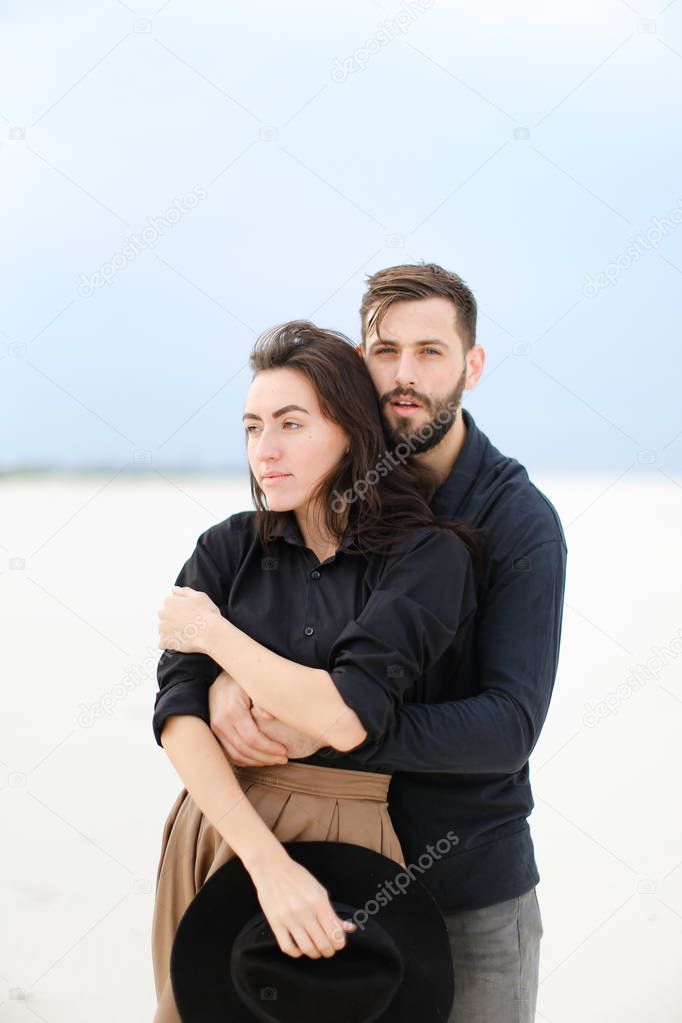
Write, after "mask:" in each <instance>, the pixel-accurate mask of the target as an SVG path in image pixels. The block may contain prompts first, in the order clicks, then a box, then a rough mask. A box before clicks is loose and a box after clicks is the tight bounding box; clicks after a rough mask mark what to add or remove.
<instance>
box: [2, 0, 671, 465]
mask: <svg viewBox="0 0 682 1023" xmlns="http://www.w3.org/2000/svg"><path fill="white" fill-rule="evenodd" d="M635 8H636V10H635ZM3 10H4V14H3V15H2V25H1V29H2V31H1V32H0V96H2V100H1V105H0V141H1V142H2V145H0V188H1V190H2V197H3V198H2V211H1V217H2V221H1V225H0V229H1V231H2V246H1V251H2V272H1V273H0V398H1V400H0V429H1V436H2V449H1V451H0V469H12V468H30V467H36V466H49V467H98V466H107V467H113V468H120V467H122V466H124V465H126V464H127V463H132V465H133V466H134V465H135V464H136V463H135V457H136V456H135V452H143V453H144V452H148V453H149V454H148V455H145V454H143V455H142V456H140V455H138V456H137V458H138V460H139V459H140V458H142V459H143V460H142V462H139V461H138V463H137V464H139V465H141V467H142V468H144V467H145V466H147V467H149V466H151V467H154V466H156V467H158V468H159V469H163V468H164V467H167V468H169V467H179V466H182V467H186V468H188V469H218V470H219V469H231V468H241V467H243V466H244V465H245V456H244V453H243V450H244V449H243V436H242V427H241V424H240V422H239V420H240V416H241V412H242V408H243V401H244V396H245V392H246V388H247V386H248V381H249V375H248V371H247V369H246V362H247V358H248V352H249V349H250V347H251V344H252V341H253V339H254V337H255V335H256V334H257V333H258V332H259V331H260V330H262V329H264V328H266V327H268V326H271V325H272V324H274V323H277V322H281V321H283V320H286V319H290V318H294V317H306V318H312V319H313V320H315V321H316V322H318V323H319V324H320V325H322V326H329V327H334V328H336V329H340V330H343V331H344V332H346V333H347V334H349V335H350V336H352V337H356V336H357V332H358V317H357V307H358V304H359V300H360V296H361V293H362V289H363V285H364V280H365V274H367V273H370V272H372V271H374V270H377V269H379V268H380V267H382V266H387V265H390V264H393V263H397V262H404V261H414V260H422V259H425V260H429V261H430V260H433V261H436V262H439V263H441V264H443V265H444V266H446V267H448V268H449V269H452V270H455V271H456V272H458V273H459V274H461V275H462V276H463V277H464V278H465V280H467V281H468V283H469V284H470V286H471V287H472V288H473V290H474V292H475V294H476V296H477V299H478V301H479V304H480V310H481V315H480V320H479V342H480V343H481V344H482V345H483V346H484V347H485V349H486V351H487V355H488V362H487V369H486V374H485V376H484V378H483V381H482V382H481V384H480V385H479V387H478V388H477V389H476V391H474V392H471V393H469V394H468V395H467V397H466V404H467V407H468V408H469V409H470V410H471V412H472V414H473V415H474V417H475V418H476V420H477V422H478V424H479V425H480V426H481V427H482V429H484V430H485V432H487V433H488V435H489V436H490V437H491V439H492V440H493V442H494V443H496V444H497V446H498V447H500V448H501V449H502V450H503V451H506V452H507V453H509V454H513V455H515V456H516V457H518V458H519V459H520V460H521V461H523V462H524V463H525V464H526V465H528V467H529V468H530V469H531V470H533V469H537V470H542V471H549V470H556V471H565V470H576V471H581V470H604V469H607V470H609V471H613V472H614V474H617V473H618V471H620V470H623V471H624V470H626V469H628V467H629V466H634V470H635V471H640V472H649V473H652V472H653V473H655V474H656V475H658V473H659V472H665V473H666V474H668V475H670V476H671V477H672V478H675V479H676V480H677V481H679V480H680V474H681V473H682V432H681V431H682V413H681V412H680V406H681V403H680V392H681V389H682V388H681V385H682V379H681V378H682V373H681V369H680V363H681V360H680V343H679V338H680V330H679V322H680V294H681V289H680V284H681V283H682V278H681V277H680V274H681V273H682V223H679V221H680V220H682V184H681V182H680V175H679V169H680V165H681V163H682V144H681V139H682V136H681V134H680V130H679V124H680V106H681V103H680V97H681V96H682V3H680V2H675V0H673V3H668V4H667V5H666V3H665V0H661V2H660V3H652V2H648V0H647V2H644V0H637V2H636V3H635V4H634V5H631V4H630V3H628V2H625V0H612V2H611V0H608V2H607V0H601V2H598V3H596V4H595V3H594V2H590V3H587V2H583V0H580V2H577V3H574V4H571V5H568V4H563V3H554V4H549V5H548V4H545V3H540V2H525V3H523V2H522V3H519V4H515V5H514V8H513V16H512V15H511V9H510V8H509V6H508V5H507V4H505V3H502V2H501V0H492V2H488V3H484V4H482V5H476V7H475V9H474V5H466V6H465V5H455V4H452V3H445V2H443V0H435V2H429V0H423V2H422V3H421V4H420V3H419V0H414V2H413V0H410V2H407V0H405V2H403V3H394V2H388V0H381V2H378V0H374V2H372V0H353V2H350V3H344V4H343V5H341V4H338V5H334V6H329V5H319V4H313V3H307V2H293V3H290V4H287V5H281V4H275V3H273V2H261V3H250V4H248V5H246V4H241V5H239V6H238V7H233V6H232V5H219V4H215V3H202V2H194V3H189V0H169V2H168V3H166V4H164V5H163V6H161V5H160V3H157V4H156V5H150V4H144V3H140V2H133V3H131V4H130V5H128V4H124V3H122V2H121V0H108V2H104V0H101V2H99V3H98V4H96V5H95V6H93V5H90V4H85V3H84V2H78V3H68V2H67V3H64V2H61V3H60V4H59V8H58V9H56V8H55V7H54V6H52V5H49V4H47V3H36V4H32V5H30V7H29V6H28V5H23V4H19V3H15V4H11V3H10V4H5V5H3ZM361 65H362V66H361ZM195 189H199V190H200V194H201V193H204V197H203V198H201V199H199V200H198V201H197V202H196V205H195V208H193V209H191V210H189V211H188V212H185V213H182V214H178V215H175V214H173V215H172V216H171V217H168V218H167V219H175V220H177V222H176V223H174V224H172V225H170V226H169V227H167V228H166V229H165V231H164V233H163V236H159V237H157V238H156V241H155V244H154V248H151V247H149V246H147V247H143V246H141V245H139V244H138V246H137V249H138V251H137V253H136V254H135V253H134V250H132V251H133V258H125V256H124V255H121V254H122V253H123V250H124V246H125V244H126V239H129V238H131V237H132V236H135V235H137V236H139V235H140V234H141V232H142V231H143V230H144V228H145V227H149V221H148V218H151V220H153V218H157V217H164V216H166V215H167V213H168V211H169V210H170V209H171V208H172V207H173V203H174V200H175V199H177V198H181V197H183V196H187V195H188V194H189V193H190V192H192V191H194V190H195ZM675 211H678V212H677V213H676V212H675ZM652 218H659V219H663V218H668V222H667V224H666V223H665V222H664V225H663V227H664V229H663V230H662V231H661V230H660V229H659V231H658V234H656V233H655V232H653V231H652V228H653V227H654V223H653V219H652ZM676 220H677V221H678V222H676ZM647 232H649V234H647ZM157 234H158V230H157ZM637 235H639V236H640V237H644V238H645V243H646V247H645V245H644V243H641V242H640V243H638V244H639V246H640V248H641V255H638V258H636V259H633V257H632V254H630V255H628V247H629V246H630V245H631V243H632V239H633V238H634V237H635V236H637ZM147 237H148V239H149V240H153V239H152V236H151V234H148V235H147ZM128 251H129V252H130V251H131V250H130V249H129V250H128ZM117 254H119V255H120V259H119V260H118V262H119V264H120V265H119V268H118V269H116V270H115V272H114V273H113V275H112V276H111V280H110V283H109V284H106V285H104V286H102V287H99V288H92V287H91V288H90V290H91V291H92V293H91V294H89V295H88V294H87V292H88V282H89V283H90V285H91V284H92V280H93V276H92V275H93V274H95V273H96V272H98V271H99V270H100V269H101V268H102V267H103V266H105V265H106V264H111V262H112V260H114V257H115V256H116V255H117ZM618 261H620V266H619V267H617V268H616V269H612V272H611V278H612V281H613V283H610V284H605V286H603V287H599V286H596V285H595V286H593V287H592V288H589V287H588V288H585V284H586V282H587V281H588V276H587V275H589V281H593V280H599V278H598V275H599V274H600V273H603V272H604V271H605V270H606V268H607V267H608V266H609V264H612V265H613V264H617V263H618ZM84 282H85V283H84ZM602 283H603V282H602ZM79 289H80V290H79ZM148 457H150V458H151V462H145V461H144V459H145V458H148Z"/></svg>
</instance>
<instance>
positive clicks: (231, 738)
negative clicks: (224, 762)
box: [208, 671, 288, 767]
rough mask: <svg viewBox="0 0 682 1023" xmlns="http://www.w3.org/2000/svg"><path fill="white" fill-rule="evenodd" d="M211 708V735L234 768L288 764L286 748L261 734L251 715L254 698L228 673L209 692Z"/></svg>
mask: <svg viewBox="0 0 682 1023" xmlns="http://www.w3.org/2000/svg"><path fill="white" fill-rule="evenodd" d="M208 708H209V717H210V721H211V731H212V732H213V734H214V735H215V736H216V738H217V739H218V741H219V742H220V744H221V745H222V747H223V749H224V750H225V752H226V753H227V756H228V759H229V760H230V761H231V762H232V763H233V764H238V765H239V766H240V767H265V766H267V767H269V766H270V765H272V764H286V762H287V760H288V753H287V748H286V746H285V745H283V743H281V742H278V741H276V740H274V739H270V738H268V736H267V735H264V734H263V733H262V732H261V731H260V729H259V727H258V725H257V724H256V722H255V720H254V718H253V716H252V714H251V699H250V697H249V696H248V695H247V694H246V693H245V692H244V690H243V689H242V687H241V686H240V685H239V684H238V683H237V682H235V680H234V679H233V678H232V676H231V675H228V673H227V672H226V671H221V673H220V674H219V675H218V677H217V678H216V680H215V682H214V683H213V684H212V685H211V686H210V688H209V690H208Z"/></svg>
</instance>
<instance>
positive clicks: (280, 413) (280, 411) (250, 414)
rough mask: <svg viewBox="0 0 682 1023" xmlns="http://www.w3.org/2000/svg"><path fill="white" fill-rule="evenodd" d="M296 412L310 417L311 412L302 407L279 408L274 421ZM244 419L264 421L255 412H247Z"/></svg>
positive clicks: (273, 416) (273, 414)
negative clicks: (288, 413) (285, 414)
mask: <svg viewBox="0 0 682 1023" xmlns="http://www.w3.org/2000/svg"><path fill="white" fill-rule="evenodd" d="M294 411H296V412H305V414H306V415H307V416H309V415H310V412H308V409H307V408H303V406H302V405H283V406H282V408H278V409H277V411H276V412H273V413H272V418H273V419H279V417H280V416H283V415H284V413H285V412H294ZM242 419H259V420H260V421H261V422H262V421H263V420H262V417H261V416H259V415H256V413H255V412H245V413H244V415H243V416H242Z"/></svg>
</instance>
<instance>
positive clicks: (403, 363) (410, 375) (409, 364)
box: [395, 353, 417, 389]
mask: <svg viewBox="0 0 682 1023" xmlns="http://www.w3.org/2000/svg"><path fill="white" fill-rule="evenodd" d="M395 382H396V387H404V388H405V389H407V388H409V387H412V388H414V387H415V386H416V383H417V367H416V366H415V363H414V356H412V355H410V354H407V353H406V354H404V355H403V356H401V359H400V362H399V363H398V368H397V369H396V372H395Z"/></svg>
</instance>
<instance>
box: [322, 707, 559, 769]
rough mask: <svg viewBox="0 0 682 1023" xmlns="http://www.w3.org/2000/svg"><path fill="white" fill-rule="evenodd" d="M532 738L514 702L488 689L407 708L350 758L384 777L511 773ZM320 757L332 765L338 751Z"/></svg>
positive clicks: (324, 752) (519, 764) (527, 753)
mask: <svg viewBox="0 0 682 1023" xmlns="http://www.w3.org/2000/svg"><path fill="white" fill-rule="evenodd" d="M538 731H539V729H538ZM536 738H537V735H536V734H534V733H532V732H531V730H530V728H529V725H528V722H527V718H526V716H525V715H524V713H523V711H522V710H521V708H520V707H518V705H517V704H516V703H515V701H514V700H512V699H510V698H509V697H508V696H506V695H505V694H503V693H499V692H493V691H488V692H485V693H481V694H480V695H478V696H472V697H470V698H468V699H464V700H453V701H451V702H448V703H435V704H415V703H413V704H408V705H406V706H404V707H402V708H401V710H400V712H399V713H398V715H397V716H396V721H395V724H394V725H393V727H392V728H391V729H390V730H389V732H388V733H387V734H386V735H385V736H384V738H383V740H382V741H381V742H380V743H366V744H365V745H364V746H360V747H359V748H358V749H354V750H353V754H352V755H353V759H354V760H357V761H358V762H360V763H363V764H366V765H367V766H369V767H371V768H372V769H373V770H380V771H385V772H387V773H389V774H390V773H395V772H396V771H405V772H412V773H414V774H419V773H434V774H435V773H438V774H440V773H443V774H516V772H517V771H520V770H521V768H522V767H523V765H524V764H525V763H526V762H527V760H528V758H529V756H530V753H531V750H532V748H533V746H534V744H535V740H536ZM322 756H323V757H325V758H326V759H328V760H329V766H330V767H333V766H334V760H335V759H336V757H337V756H338V753H336V751H335V750H333V749H324V750H322Z"/></svg>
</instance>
